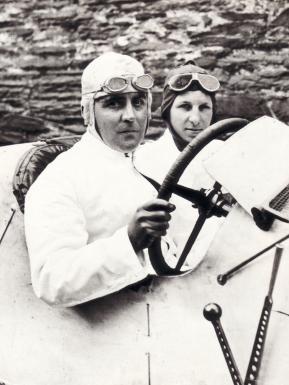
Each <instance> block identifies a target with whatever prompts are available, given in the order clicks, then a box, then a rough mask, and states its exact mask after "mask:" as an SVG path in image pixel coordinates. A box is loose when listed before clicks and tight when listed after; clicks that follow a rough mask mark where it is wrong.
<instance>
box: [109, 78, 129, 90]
mask: <svg viewBox="0 0 289 385" xmlns="http://www.w3.org/2000/svg"><path fill="white" fill-rule="evenodd" d="M126 86H127V79H125V78H120V77H115V78H111V79H109V80H108V81H107V83H106V87H107V88H108V89H109V90H110V91H114V92H120V91H122V90H124V89H125V88H126Z"/></svg>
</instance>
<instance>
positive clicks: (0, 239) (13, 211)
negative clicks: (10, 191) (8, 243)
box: [0, 207, 16, 245]
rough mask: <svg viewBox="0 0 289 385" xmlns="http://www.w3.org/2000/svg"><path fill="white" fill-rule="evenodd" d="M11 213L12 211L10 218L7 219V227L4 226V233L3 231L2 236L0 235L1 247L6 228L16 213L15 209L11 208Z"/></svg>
mask: <svg viewBox="0 0 289 385" xmlns="http://www.w3.org/2000/svg"><path fill="white" fill-rule="evenodd" d="M11 211H12V213H11V215H10V218H9V219H8V222H7V225H6V227H5V229H4V231H3V233H2V235H1V238H0V245H1V242H2V241H3V239H4V237H5V234H6V232H7V230H8V227H9V226H10V223H11V222H12V219H13V217H14V214H15V212H16V209H15V208H13V207H11Z"/></svg>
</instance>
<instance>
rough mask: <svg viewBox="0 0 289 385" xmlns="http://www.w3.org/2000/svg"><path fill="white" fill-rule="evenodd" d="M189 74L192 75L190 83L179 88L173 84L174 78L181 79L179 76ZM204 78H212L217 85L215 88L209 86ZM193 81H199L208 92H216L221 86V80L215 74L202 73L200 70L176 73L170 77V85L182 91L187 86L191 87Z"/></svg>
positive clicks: (171, 87) (176, 90)
mask: <svg viewBox="0 0 289 385" xmlns="http://www.w3.org/2000/svg"><path fill="white" fill-rule="evenodd" d="M188 75H190V76H191V78H190V79H189V80H188V83H187V84H186V85H185V86H183V87H180V88H178V87H175V86H174V85H173V84H172V83H173V82H174V80H176V79H179V78H181V77H184V76H188ZM202 78H204V79H206V78H209V79H211V80H212V79H213V80H214V81H215V82H216V86H215V87H213V88H212V87H208V86H207V85H206V84H204V79H202ZM193 81H197V82H199V84H200V85H201V87H202V88H203V89H204V90H206V91H208V92H216V91H217V90H218V89H219V88H220V82H219V80H218V79H217V78H216V77H215V76H212V75H209V74H201V73H198V72H188V73H183V74H176V75H174V76H172V77H171V78H170V80H169V81H168V87H169V88H170V89H171V90H173V91H175V92H182V91H185V90H186V89H187V88H189V87H190V85H191V84H192V82H193Z"/></svg>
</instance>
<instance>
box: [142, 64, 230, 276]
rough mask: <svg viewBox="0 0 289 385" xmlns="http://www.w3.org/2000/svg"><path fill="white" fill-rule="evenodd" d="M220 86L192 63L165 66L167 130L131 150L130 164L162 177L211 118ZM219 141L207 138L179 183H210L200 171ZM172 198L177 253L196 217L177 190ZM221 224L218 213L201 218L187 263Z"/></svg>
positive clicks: (192, 264)
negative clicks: (173, 66)
mask: <svg viewBox="0 0 289 385" xmlns="http://www.w3.org/2000/svg"><path fill="white" fill-rule="evenodd" d="M219 87H220V83H219V81H218V79H217V78H215V77H214V76H212V75H210V74H209V73H208V72H207V71H206V70H204V69H203V68H201V67H198V66H196V65H195V64H192V63H187V64H185V65H182V66H179V67H177V68H175V69H172V70H171V71H169V73H168V75H167V77H166V80H165V84H164V90H163V100H162V105H161V115H162V118H163V119H164V121H165V122H166V124H167V127H168V129H167V130H166V131H165V133H164V135H163V136H162V137H161V138H160V139H159V140H157V141H155V142H152V141H151V142H150V143H146V144H145V145H143V146H140V147H139V149H138V150H137V151H136V153H135V164H136V167H137V168H138V170H140V171H141V172H142V173H143V174H144V175H147V176H148V177H150V178H152V179H154V180H155V181H157V182H158V183H161V182H162V181H163V179H164V177H165V175H166V174H167V172H168V170H169V169H170V167H171V165H172V164H173V163H174V161H175V160H176V159H177V157H178V155H179V154H180V151H182V150H183V149H184V148H185V147H186V145H187V144H188V143H189V142H191V140H192V139H193V138H195V137H196V136H197V135H198V134H199V133H200V132H201V131H202V130H204V129H205V128H207V127H208V126H210V124H212V123H214V122H215V119H216V100H215V93H216V91H217V90H218V89H219ZM222 145H223V142H222V141H221V140H214V141H212V142H210V143H209V144H208V145H207V146H206V147H205V148H204V149H203V150H202V151H201V152H200V153H199V154H198V155H197V156H196V157H195V158H194V160H193V161H192V162H191V164H189V166H188V167H187V168H186V170H185V171H184V173H183V175H182V177H181V179H180V184H181V185H185V186H187V187H191V188H194V189H197V190H200V189H201V188H205V189H210V188H212V187H213V184H214V180H213V179H212V178H211V177H210V176H209V175H208V173H207V172H206V171H205V169H204V167H203V165H202V161H203V160H205V159H206V158H208V157H209V156H210V155H211V154H213V153H214V152H215V151H216V150H217V149H219V148H220V147H221V146H222ZM171 201H172V202H174V203H175V204H176V205H177V210H176V212H175V213H174V214H173V218H172V221H171V223H170V230H171V231H170V235H171V236H172V237H173V239H174V240H176V243H177V246H178V254H179V253H180V252H181V250H182V249H183V247H184V245H185V242H186V241H187V239H188V236H189V233H190V231H191V230H192V228H193V225H194V222H195V221H196V219H197V217H198V210H196V209H192V207H191V206H192V205H191V203H189V202H188V201H185V200H184V199H182V198H179V197H178V196H176V195H173V197H172V199H171ZM222 223H223V218H222V219H220V218H216V217H212V218H209V219H208V220H206V223H205V224H204V226H203V228H202V230H201V233H200V234H199V236H198V238H197V239H196V241H195V243H194V245H193V248H192V250H191V252H190V254H189V255H188V258H187V263H188V264H189V265H190V268H193V267H195V266H197V265H198V263H199V262H200V261H201V260H202V259H203V258H204V256H205V254H206V252H207V250H208V248H209V245H210V243H211V241H212V239H213V237H214V235H215V233H216V231H217V230H218V228H219V227H220V225H221V224H222Z"/></svg>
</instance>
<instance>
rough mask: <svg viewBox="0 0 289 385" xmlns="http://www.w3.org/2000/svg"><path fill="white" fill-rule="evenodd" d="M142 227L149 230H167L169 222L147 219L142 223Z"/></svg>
mask: <svg viewBox="0 0 289 385" xmlns="http://www.w3.org/2000/svg"><path fill="white" fill-rule="evenodd" d="M143 228H145V229H151V230H167V229H168V228H169V224H168V222H155V221H147V222H145V223H144V224H143Z"/></svg>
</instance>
